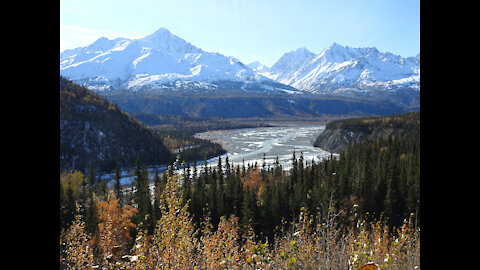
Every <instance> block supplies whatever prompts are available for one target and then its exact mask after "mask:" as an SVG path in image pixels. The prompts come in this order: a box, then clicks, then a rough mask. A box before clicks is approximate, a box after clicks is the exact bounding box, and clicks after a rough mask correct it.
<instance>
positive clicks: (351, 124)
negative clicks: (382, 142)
mask: <svg viewBox="0 0 480 270" xmlns="http://www.w3.org/2000/svg"><path fill="white" fill-rule="evenodd" d="M419 130H420V113H419V112H413V113H405V114H400V115H392V116H383V117H365V118H353V119H344V120H339V121H334V122H331V123H329V124H327V126H326V127H325V130H324V131H323V132H322V133H320V135H318V137H317V139H316V140H315V143H314V146H315V147H320V148H322V149H324V150H326V151H329V152H332V153H337V154H339V153H340V152H342V151H343V150H345V149H346V148H347V146H348V144H349V143H350V142H352V141H354V140H355V141H356V142H360V141H363V140H365V139H367V138H368V139H376V138H380V137H383V138H387V137H389V136H402V135H404V134H406V133H412V132H419Z"/></svg>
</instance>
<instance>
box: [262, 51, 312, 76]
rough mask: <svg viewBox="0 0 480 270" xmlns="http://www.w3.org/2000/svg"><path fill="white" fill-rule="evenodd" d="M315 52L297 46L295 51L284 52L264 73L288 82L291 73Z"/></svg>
mask: <svg viewBox="0 0 480 270" xmlns="http://www.w3.org/2000/svg"><path fill="white" fill-rule="evenodd" d="M313 57H315V54H314V53H312V52H311V51H309V50H307V49H306V48H299V49H297V50H295V51H291V52H287V53H285V54H284V55H283V56H282V57H281V58H280V59H279V60H278V61H277V62H276V63H275V64H274V65H273V66H272V68H271V69H270V71H269V72H268V73H267V74H265V75H266V76H267V77H269V78H271V79H273V80H276V81H278V82H283V83H284V84H290V83H291V79H292V74H294V73H295V72H296V71H297V70H298V69H300V68H301V67H302V66H303V65H304V64H305V63H307V62H308V61H310V60H311V59H312V58H313Z"/></svg>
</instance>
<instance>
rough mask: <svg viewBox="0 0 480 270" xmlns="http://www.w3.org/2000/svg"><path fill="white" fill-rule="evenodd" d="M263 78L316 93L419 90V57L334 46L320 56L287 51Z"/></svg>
mask: <svg viewBox="0 0 480 270" xmlns="http://www.w3.org/2000/svg"><path fill="white" fill-rule="evenodd" d="M263 75H265V76H267V77H269V78H271V79H274V80H277V81H278V82H281V83H284V84H287V85H290V86H293V87H295V88H297V89H299V90H303V91H308V92H311V93H316V94H337V95H343V94H352V93H354V94H362V93H363V94H365V93H368V92H371V90H396V89H405V88H408V89H413V90H420V54H418V55H417V56H415V57H407V58H403V57H401V56H398V55H394V54H392V53H389V52H379V51H378V50H377V49H376V48H374V47H373V48H351V47H348V46H346V47H344V46H342V45H339V44H337V43H333V44H332V45H331V46H330V47H328V48H326V49H325V50H323V51H322V52H321V53H319V54H317V55H315V54H314V53H312V52H310V51H308V50H307V49H305V48H301V49H298V50H296V51H292V52H288V53H286V54H284V55H283V56H282V57H281V58H280V59H279V60H278V62H277V63H275V64H274V65H273V66H272V68H271V70H270V72H268V73H263ZM384 92H385V91H384Z"/></svg>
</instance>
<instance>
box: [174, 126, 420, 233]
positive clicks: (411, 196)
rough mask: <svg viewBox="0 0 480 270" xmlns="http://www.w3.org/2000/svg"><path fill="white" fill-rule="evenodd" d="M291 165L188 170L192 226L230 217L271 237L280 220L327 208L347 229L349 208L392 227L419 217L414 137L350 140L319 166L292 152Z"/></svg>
mask: <svg viewBox="0 0 480 270" xmlns="http://www.w3.org/2000/svg"><path fill="white" fill-rule="evenodd" d="M298 156H299V157H298ZM292 163H293V167H292V169H291V170H290V171H289V172H285V171H283V168H282V167H281V165H280V164H278V161H277V163H276V164H264V163H263V164H261V165H260V164H258V166H257V164H254V165H251V164H248V166H247V167H245V166H237V167H236V168H233V167H232V166H231V165H230V164H229V162H228V158H227V160H226V161H225V163H224V164H221V159H219V164H218V165H217V167H216V168H213V169H211V168H209V167H206V168H205V166H201V173H197V172H196V171H198V170H199V168H197V167H195V166H194V167H193V168H189V167H186V168H184V172H183V178H182V179H183V185H182V192H183V194H184V197H183V198H184V203H186V202H187V201H188V200H190V203H189V211H190V213H191V214H192V215H193V218H194V221H195V222H196V224H200V223H201V222H202V217H204V216H205V215H208V216H209V218H210V219H211V221H212V224H214V226H215V225H216V224H217V223H218V221H219V220H220V217H221V216H229V215H231V214H234V215H235V216H237V217H239V219H240V224H243V225H245V224H247V223H249V222H250V223H251V224H252V226H253V228H254V229H255V232H256V233H257V235H263V236H265V237H268V238H269V239H272V238H273V236H274V231H275V228H277V227H279V226H282V224H283V223H282V221H283V222H285V221H286V222H291V221H293V220H294V219H295V217H297V216H298V215H299V213H300V212H301V209H306V210H308V211H309V212H310V213H312V214H313V216H314V217H316V216H317V215H319V214H321V213H322V212H323V213H324V212H325V211H326V209H327V206H328V205H329V204H330V203H331V202H335V204H336V205H337V207H338V208H339V209H342V211H344V212H345V216H344V218H341V219H340V222H344V223H348V222H349V221H348V218H349V217H348V215H347V214H346V213H350V212H351V211H353V210H355V211H356V212H357V213H359V214H362V215H365V216H367V217H368V219H370V220H375V219H379V218H384V219H385V221H386V223H387V224H388V225H390V226H397V227H398V226H399V225H400V224H401V223H402V222H403V220H404V219H405V218H408V217H409V216H410V214H411V213H414V214H416V216H417V217H419V205H420V147H419V139H418V136H413V135H412V136H408V137H402V138H395V137H389V138H386V139H383V138H378V139H376V140H373V141H370V140H367V141H364V142H362V143H358V144H357V143H355V142H354V143H352V144H351V145H350V146H349V148H348V149H347V150H346V151H344V152H343V153H341V154H340V157H339V158H338V159H336V158H335V157H333V156H332V157H331V158H330V159H328V160H323V161H321V162H319V163H318V164H317V163H315V162H313V161H306V160H304V158H303V156H302V154H301V153H293V156H292ZM218 168H222V169H221V170H220V169H218ZM417 222H420V219H419V218H417Z"/></svg>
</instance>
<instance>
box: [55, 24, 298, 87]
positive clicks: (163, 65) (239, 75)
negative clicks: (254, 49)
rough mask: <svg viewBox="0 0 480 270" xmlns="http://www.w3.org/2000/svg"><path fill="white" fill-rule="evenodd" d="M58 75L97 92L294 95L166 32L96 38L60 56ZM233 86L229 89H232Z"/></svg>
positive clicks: (233, 60) (234, 61)
mask: <svg viewBox="0 0 480 270" xmlns="http://www.w3.org/2000/svg"><path fill="white" fill-rule="evenodd" d="M60 74H61V75H62V76H64V77H66V78H68V79H70V80H72V81H74V82H76V83H79V84H81V85H83V86H85V87H88V88H89V89H91V90H93V91H96V92H104V91H111V90H115V89H124V90H128V91H157V92H172V91H181V90H195V91H196V90H198V89H201V91H202V92H204V93H205V94H207V95H208V94H209V92H210V91H228V90H229V89H232V88H233V90H238V91H240V92H247V93H248V92H249V91H254V92H258V91H263V92H268V93H271V92H273V93H283V92H285V91H286V92H297V93H301V92H300V91H298V90H297V89H295V88H293V87H291V86H287V85H283V84H281V83H278V82H276V81H274V80H271V79H269V78H266V77H264V76H262V75H259V74H258V73H256V72H254V71H253V70H252V69H250V68H249V67H248V66H246V65H244V64H243V63H242V62H240V61H239V60H238V59H236V58H233V57H227V56H224V55H222V54H219V53H211V52H206V51H203V50H202V49H199V48H197V47H195V46H194V45H192V44H190V43H189V42H186V41H185V40H183V39H181V38H179V37H177V36H176V35H173V34H172V33H170V31H168V30H167V29H165V28H160V29H159V30H157V31H156V32H155V33H153V34H151V35H148V36H146V37H144V38H140V39H133V40H131V39H126V38H117V39H114V40H109V39H106V38H100V39H98V40H97V41H95V42H94V43H92V44H91V45H89V46H87V47H82V48H77V49H74V50H66V51H64V52H62V53H61V54H60ZM232 85H233V87H232Z"/></svg>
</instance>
